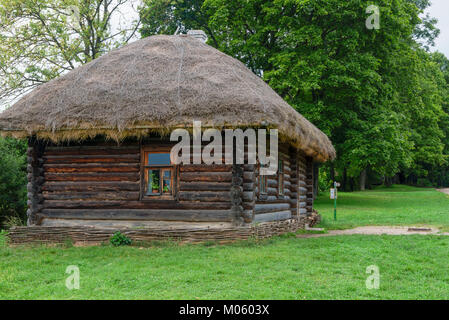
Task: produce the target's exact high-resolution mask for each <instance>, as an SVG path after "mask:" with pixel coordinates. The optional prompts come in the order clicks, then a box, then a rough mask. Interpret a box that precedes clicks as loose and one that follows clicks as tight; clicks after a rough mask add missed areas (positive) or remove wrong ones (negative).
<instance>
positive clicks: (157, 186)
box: [147, 169, 161, 194]
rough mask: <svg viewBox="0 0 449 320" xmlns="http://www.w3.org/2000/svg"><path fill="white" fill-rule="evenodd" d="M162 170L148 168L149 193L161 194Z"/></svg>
mask: <svg viewBox="0 0 449 320" xmlns="http://www.w3.org/2000/svg"><path fill="white" fill-rule="evenodd" d="M160 181H161V171H160V170H157V169H156V170H154V169H151V170H148V187H147V194H160V193H161V182H160Z"/></svg>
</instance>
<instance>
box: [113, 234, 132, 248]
mask: <svg viewBox="0 0 449 320" xmlns="http://www.w3.org/2000/svg"><path fill="white" fill-rule="evenodd" d="M110 242H111V244H112V245H113V246H115V247H118V246H129V245H130V244H131V239H130V238H128V237H127V236H125V235H124V234H122V233H121V232H120V231H117V232H116V233H114V235H113V236H112V237H111V240H110Z"/></svg>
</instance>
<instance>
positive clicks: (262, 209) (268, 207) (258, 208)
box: [254, 203, 290, 214]
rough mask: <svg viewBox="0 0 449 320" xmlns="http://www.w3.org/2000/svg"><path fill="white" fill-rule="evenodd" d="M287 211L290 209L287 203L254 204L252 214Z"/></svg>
mask: <svg viewBox="0 0 449 320" xmlns="http://www.w3.org/2000/svg"><path fill="white" fill-rule="evenodd" d="M288 209H290V204H289V203H256V204H255V205H254V212H255V213H256V214H260V213H266V212H276V211H284V210H288Z"/></svg>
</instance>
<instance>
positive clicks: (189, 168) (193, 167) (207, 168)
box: [179, 164, 232, 172]
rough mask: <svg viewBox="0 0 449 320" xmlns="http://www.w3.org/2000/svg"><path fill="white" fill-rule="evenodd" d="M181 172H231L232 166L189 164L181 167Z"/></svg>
mask: <svg viewBox="0 0 449 320" xmlns="http://www.w3.org/2000/svg"><path fill="white" fill-rule="evenodd" d="M179 170H180V171H181V172H231V171H232V165H224V164H188V165H181V166H180V167H179Z"/></svg>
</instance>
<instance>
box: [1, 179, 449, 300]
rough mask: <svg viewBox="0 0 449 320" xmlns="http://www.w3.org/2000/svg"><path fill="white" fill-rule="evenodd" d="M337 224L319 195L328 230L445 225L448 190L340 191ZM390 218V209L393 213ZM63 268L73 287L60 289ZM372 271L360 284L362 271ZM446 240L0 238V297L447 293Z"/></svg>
mask: <svg viewBox="0 0 449 320" xmlns="http://www.w3.org/2000/svg"><path fill="white" fill-rule="evenodd" d="M339 197H340V198H339V202H340V209H341V210H340V212H339V221H338V222H337V223H336V224H334V223H333V222H328V221H329V220H330V218H331V214H332V212H331V206H330V202H329V201H328V200H326V199H325V197H324V196H323V197H322V198H321V199H320V200H319V201H318V202H317V207H318V209H319V211H320V212H322V213H323V214H324V216H325V218H326V219H325V222H324V224H328V225H330V226H331V227H344V226H347V225H364V224H377V225H388V224H431V225H439V226H447V225H448V221H447V220H448V219H447V217H448V213H447V210H446V208H448V207H449V205H448V204H449V197H447V196H445V195H443V194H440V193H437V192H436V191H432V190H430V189H412V188H406V187H394V188H393V189H378V190H374V191H368V192H364V193H360V192H358V193H353V194H343V193H340V194H339ZM396 215H398V216H396ZM69 265H76V266H78V267H79V269H80V273H81V274H80V280H81V281H80V286H81V288H80V290H72V291H70V290H68V289H67V288H66V287H65V281H66V277H67V276H68V275H67V274H65V270H66V268H67V266H69ZM370 265H376V266H378V267H379V270H380V288H379V289H378V290H375V289H374V290H369V289H367V288H366V285H365V281H366V278H367V277H368V276H369V274H367V273H366V268H367V267H368V266H370ZM448 266H449V237H447V236H435V235H434V236H424V235H409V236H364V235H352V236H333V237H323V238H296V237H294V235H289V236H283V237H277V238H273V239H270V240H265V241H261V242H254V241H246V242H245V241H243V242H238V243H235V244H231V245H210V244H209V245H206V244H204V245H177V244H175V243H171V244H170V243H168V244H167V243H166V244H163V245H154V246H152V247H149V248H139V247H134V246H131V247H118V248H115V247H112V246H109V245H104V246H97V247H81V248H77V247H70V246H67V247H65V246H59V247H45V246H36V247H8V246H7V245H6V243H5V236H4V235H0V299H55V298H58V299H112V298H114V299H449V273H448V272H447V268H448Z"/></svg>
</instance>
